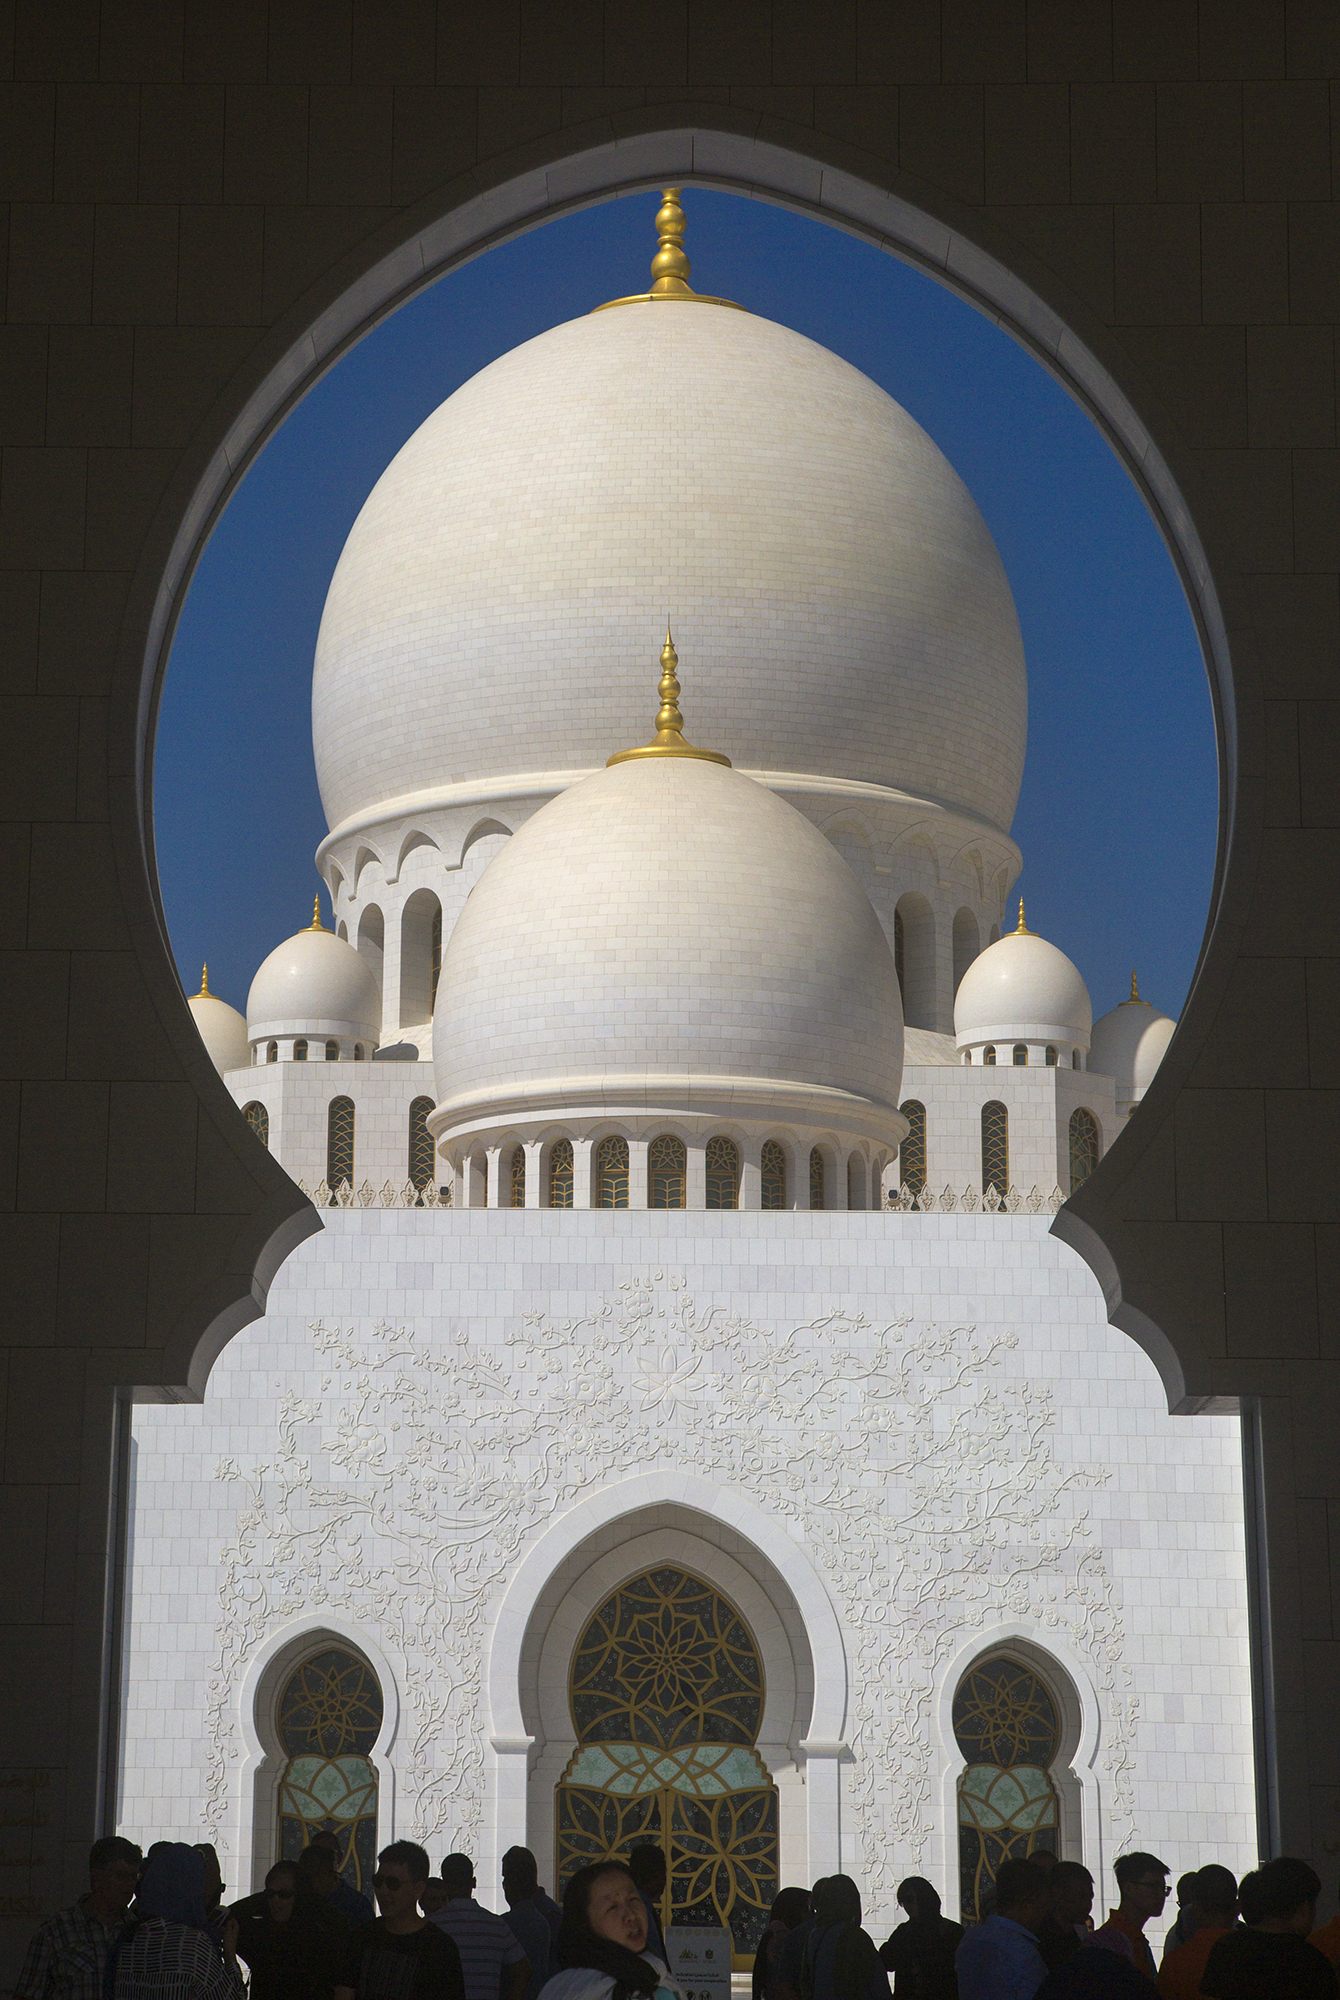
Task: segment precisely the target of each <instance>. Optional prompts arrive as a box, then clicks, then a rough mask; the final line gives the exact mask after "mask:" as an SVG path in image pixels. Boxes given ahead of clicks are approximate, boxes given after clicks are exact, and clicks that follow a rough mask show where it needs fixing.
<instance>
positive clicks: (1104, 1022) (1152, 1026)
mask: <svg viewBox="0 0 1340 2000" xmlns="http://www.w3.org/2000/svg"><path fill="white" fill-rule="evenodd" d="M1131 984H1132V987H1133V986H1134V984H1135V981H1134V979H1132V981H1131ZM1176 1027H1177V1023H1176V1021H1174V1020H1172V1019H1171V1018H1170V1016H1169V1015H1167V1014H1163V1013H1160V1011H1159V1009H1158V1008H1157V1007H1152V1006H1151V1005H1150V1003H1149V1001H1148V1000H1142V999H1141V998H1140V997H1139V995H1138V994H1137V993H1134V992H1133V993H1132V995H1131V998H1130V999H1129V1000H1123V1001H1122V1002H1121V1004H1120V1006H1117V1007H1113V1008H1112V1009H1111V1011H1110V1012H1109V1013H1106V1014H1104V1015H1103V1016H1102V1017H1101V1019H1099V1020H1097V1021H1095V1022H1094V1024H1093V1045H1092V1047H1091V1048H1090V1050H1089V1068H1090V1069H1096V1070H1097V1071H1098V1072H1099V1073H1100V1075H1102V1076H1110V1077H1115V1079H1116V1085H1117V1102H1118V1104H1125V1103H1127V1102H1129V1103H1131V1104H1132V1105H1135V1104H1138V1103H1139V1102H1140V1099H1141V1098H1142V1097H1143V1096H1144V1094H1145V1092H1146V1090H1147V1089H1148V1088H1149V1086H1150V1084H1151V1083H1152V1082H1153V1081H1154V1073H1155V1071H1156V1070H1157V1069H1158V1066H1159V1064H1160V1063H1161V1062H1162V1061H1163V1058H1164V1055H1165V1053H1166V1051H1167V1047H1168V1044H1169V1042H1170V1041H1171V1040H1172V1038H1173V1033H1174V1030H1175V1029H1176Z"/></svg>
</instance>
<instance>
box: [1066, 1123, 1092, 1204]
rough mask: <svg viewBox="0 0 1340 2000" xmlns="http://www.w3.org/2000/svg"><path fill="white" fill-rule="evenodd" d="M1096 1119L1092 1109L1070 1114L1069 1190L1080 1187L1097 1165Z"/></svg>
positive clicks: (1072, 1190) (1072, 1192)
mask: <svg viewBox="0 0 1340 2000" xmlns="http://www.w3.org/2000/svg"><path fill="white" fill-rule="evenodd" d="M1098 1153H1099V1142H1098V1120H1097V1119H1096V1118H1095V1117H1094V1115H1093V1113H1092V1111H1072V1112H1071V1114H1070V1192H1071V1194H1074V1193H1075V1191H1076V1189H1077V1188H1082V1187H1083V1185H1084V1183H1085V1181H1086V1180H1088V1178H1089V1175H1090V1174H1091V1173H1092V1172H1093V1170H1094V1168H1095V1167H1096V1166H1097V1165H1098Z"/></svg>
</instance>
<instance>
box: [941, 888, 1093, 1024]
mask: <svg viewBox="0 0 1340 2000" xmlns="http://www.w3.org/2000/svg"><path fill="white" fill-rule="evenodd" d="M1023 920H1024V919H1023V906H1022V904H1021V905H1020V910H1019V921H1020V925H1021V926H1022V924H1023ZM1092 1028H1093V1008H1092V1006H1091V1005H1090V1002H1089V989H1088V987H1087V986H1086V985H1085V984H1084V981H1083V980H1082V979H1081V978H1080V976H1079V973H1078V971H1077V970H1076V968H1075V967H1074V966H1073V965H1072V964H1071V962H1070V960H1069V959H1068V958H1067V957H1066V955H1065V953H1064V952H1063V951H1058V950H1057V948H1056V946H1055V945H1054V944H1048V942H1047V940H1046V938H1041V937H1038V936H1036V934H1035V933H1034V932H1032V931H1030V930H1024V929H1023V928H1020V929H1019V930H1017V931H1011V932H1010V933H1009V934H1008V935H1007V936H1005V937H1003V938H999V939H997V941H996V943H995V944H993V945H988V946H987V948H986V950H985V951H984V952H982V953H981V954H980V956H979V957H977V958H975V959H974V960H973V962H972V964H971V965H970V966H969V967H968V970H967V971H966V972H965V973H964V975H963V978H962V980H961V981H960V982H959V989H958V993H957V996H956V997H955V1000H954V1036H955V1039H956V1041H957V1043H958V1046H959V1048H960V1049H965V1048H976V1047H977V1046H978V1045H979V1044H985V1043H987V1042H996V1043H1014V1042H1053V1043H1056V1044H1058V1045H1060V1044H1064V1045H1065V1046H1066V1047H1068V1048H1080V1049H1087V1048H1088V1046H1089V1035H1090V1032H1091V1031H1092Z"/></svg>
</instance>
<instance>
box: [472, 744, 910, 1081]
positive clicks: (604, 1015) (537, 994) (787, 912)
mask: <svg viewBox="0 0 1340 2000" xmlns="http://www.w3.org/2000/svg"><path fill="white" fill-rule="evenodd" d="M902 1039H903V1037H902V1009H901V1005H900V1002H899V997H898V981H897V975H896V973H895V971H894V966H893V957H892V954H891V952H890V950H889V947H888V944H887V942H886V941H885V937H884V933H883V931H882V930H881V928H880V925H879V920H878V918H877V917H876V916H875V913H874V911H873V910H872V909H871V907H870V903H869V901H868V899H867V898H866V896H865V894H864V892H863V891H862V889H861V887H860V884H859V883H858V882H857V880H856V878H855V876H854V875H853V874H852V872H851V870H850V869H849V868H848V867H847V864H846V862H845V861H843V860H842V858H841V856H840V855H839V854H837V853H836V852H835V851H834V849H833V848H832V846H831V845H830V844H829V842H828V841H826V840H825V839H824V837H823V835H822V834H820V833H819V832H818V831H817V830H816V829H815V828H814V827H813V826H812V825H811V824H810V822H809V821H808V820H806V819H804V818H803V817H802V816H801V814H800V813H798V812H796V811H795V810H794V809H793V808H792V807H791V806H789V805H787V804H786V803H785V801H784V800H782V799H779V798H777V797H776V795H775V794H773V793H771V792H769V791H767V790H766V789H765V788H764V787H763V786H762V785H759V784H757V783H755V782H754V780H753V779H751V778H746V777H742V776H741V775H740V774H739V773H738V772H735V771H728V770H726V769H724V768H723V767H722V766H721V765H718V764H708V763H702V762H699V761H697V760H694V759H687V758H654V759H649V760H648V761H646V762H639V763H634V764H621V765H617V766H615V768H614V769H612V770H608V771H602V772H600V773H599V774H598V775H597V776H595V777H593V778H588V779H586V780H585V781H584V782H583V783H581V784H578V785H574V786H572V787H571V788H570V789H569V790H568V791H565V792H562V793H560V794H559V796H558V797H557V798H556V799H553V800H551V801H550V803H549V804H548V805H546V806H545V807H543V808H542V810H541V811H539V812H537V813H536V814H535V815H534V817H533V818H531V819H530V820H528V821H527V822H526V824H525V825H524V826H523V827H522V828H521V830H520V832H518V833H516V834H514V835H513V837H512V839H511V840H510V841H509V842H508V843H507V846H506V847H505V848H504V849H503V851H502V852H501V853H500V854H499V855H498V856H497V858H496V859H495V860H494V861H493V862H491V863H490V865H489V867H488V868H487V869H486V871H485V872H484V874H483V875H482V876H481V877H480V879H479V881H478V882H477V883H476V885H475V887H474V890H473V891H472V893H471V896H470V899H469V901H468V902H467V903H466V906H465V909H464V911H463V912H462V914H461V916H460V918H459V920H458V922H457V924H456V927H455V929H454V930H453V932H452V934H451V941H450V943H449V945H448V947H447V952H446V956H445V960H444V963H443V967H442V979H441V984H440V985H439V987H438V999H437V1012H436V1014H435V1016H434V1024H433V1048H434V1051H435V1062H436V1076H437V1087H438V1096H439V1099H440V1100H442V1103H441V1105H440V1106H439V1109H442V1108H444V1107H445V1108H447V1109H450V1107H451V1106H453V1105H456V1106H459V1105H461V1104H462V1103H463V1102H464V1101H465V1100H467V1099H469V1100H480V1099H482V1098H486V1097H488V1096H489V1095H490V1094H492V1093H507V1094H508V1095H509V1096H510V1097H513V1098H515V1097H519V1096H524V1095H525V1093H526V1092H527V1090H528V1089H534V1090H535V1091H536V1093H537V1094H538V1095H544V1094H546V1093H547V1094H549V1095H551V1096H552V1097H553V1099H554V1101H555V1103H556V1104H559V1103H561V1102H562V1100H563V1099H564V1097H565V1095H567V1094H568V1093H567V1091H566V1083H567V1082H568V1081H571V1080H573V1079H578V1080H580V1081H581V1083H582V1085H583V1088H584V1089H586V1087H588V1086H589V1085H590V1083H591V1080H592V1079H597V1080H599V1082H600V1084H601V1087H602V1089H603V1091H604V1093H605V1094H606V1095H607V1096H609V1097H611V1098H614V1097H617V1098H619V1099H620V1101H624V1102H627V1101H630V1100H632V1101H636V1100H637V1098H638V1096H639V1093H640V1094H641V1095H642V1096H643V1097H647V1098H649V1099H651V1100H656V1099H657V1097H658V1093H659V1094H660V1095H661V1096H663V1095H664V1089H665V1088H669V1083H668V1082H666V1081H665V1080H673V1079H679V1080H681V1081H687V1080H688V1079H691V1078H699V1079H704V1080H717V1081H720V1080H726V1079H730V1078H752V1079H765V1080H767V1081H768V1082H769V1083H776V1084H786V1085H789V1086H799V1087H801V1088H805V1087H810V1088H817V1089H819V1090H839V1091H843V1092H847V1093H852V1094H853V1095H855V1096H856V1097H859V1098H861V1099H862V1100H866V1101H869V1100H874V1101H875V1102H876V1103H879V1104H882V1105H885V1106H896V1105H897V1102H898V1084H899V1080H900V1077H901V1074H902ZM657 1079H661V1080H662V1082H660V1083H658V1082H657V1081H656V1080H657Z"/></svg>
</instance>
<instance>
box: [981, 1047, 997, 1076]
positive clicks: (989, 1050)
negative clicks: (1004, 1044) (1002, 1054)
mask: <svg viewBox="0 0 1340 2000" xmlns="http://www.w3.org/2000/svg"><path fill="white" fill-rule="evenodd" d="M982 1066H983V1068H984V1069H994V1068H995V1067H996V1050H995V1045H994V1043H992V1042H988V1043H987V1045H986V1047H985V1048H984V1049H983V1050H982Z"/></svg>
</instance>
